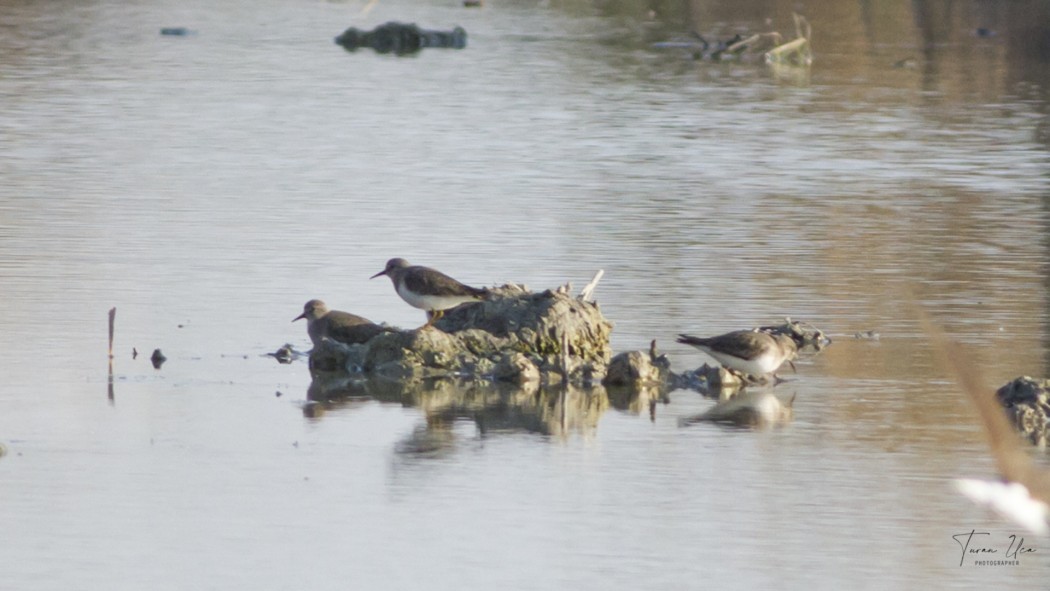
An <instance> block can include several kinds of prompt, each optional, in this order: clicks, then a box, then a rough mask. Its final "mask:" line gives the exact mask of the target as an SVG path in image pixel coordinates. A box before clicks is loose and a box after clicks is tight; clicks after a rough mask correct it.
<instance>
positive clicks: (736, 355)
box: [678, 330, 798, 377]
mask: <svg viewBox="0 0 1050 591" xmlns="http://www.w3.org/2000/svg"><path fill="white" fill-rule="evenodd" d="M678 342H679V343H685V344H686V345H692V346H693V347H696V348H697V349H700V350H701V351H703V352H704V353H707V354H708V355H710V356H711V357H714V358H715V359H716V360H717V361H718V362H719V363H721V364H722V365H723V366H725V367H726V368H727V369H732V370H734V371H738V372H740V373H744V374H748V375H751V376H755V377H760V376H764V375H766V374H770V373H773V372H775V371H776V370H777V369H778V368H779V367H780V366H781V364H783V363H784V362H785V361H787V362H788V364H791V360H792V359H794V358H795V355H796V354H797V353H798V344H796V343H795V339H792V338H791V337H789V336H787V335H786V334H780V333H777V334H770V333H767V332H755V331H752V330H737V331H733V332H728V333H726V334H723V335H719V336H717V337H707V338H703V337H694V336H690V335H687V334H680V335H678ZM792 367H794V366H793V365H792Z"/></svg>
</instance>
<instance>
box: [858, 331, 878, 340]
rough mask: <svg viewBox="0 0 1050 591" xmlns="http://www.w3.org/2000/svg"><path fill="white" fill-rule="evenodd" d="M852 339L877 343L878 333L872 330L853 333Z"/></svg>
mask: <svg viewBox="0 0 1050 591" xmlns="http://www.w3.org/2000/svg"><path fill="white" fill-rule="evenodd" d="M853 338H855V339H859V340H863V341H877V340H879V333H878V332H877V331H874V330H868V331H864V332H855V333H853Z"/></svg>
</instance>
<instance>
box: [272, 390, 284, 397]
mask: <svg viewBox="0 0 1050 591" xmlns="http://www.w3.org/2000/svg"><path fill="white" fill-rule="evenodd" d="M274 394H275V395H276V396H277V397H278V398H280V397H281V396H282V395H283V394H282V393H281V391H280V390H278V391H277V392H275V393H274Z"/></svg>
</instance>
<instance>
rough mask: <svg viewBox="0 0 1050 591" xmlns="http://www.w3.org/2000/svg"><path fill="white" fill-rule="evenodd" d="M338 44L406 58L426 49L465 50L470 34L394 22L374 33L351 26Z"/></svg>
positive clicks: (347, 47)
mask: <svg viewBox="0 0 1050 591" xmlns="http://www.w3.org/2000/svg"><path fill="white" fill-rule="evenodd" d="M335 42H336V44H337V45H342V46H343V48H344V49H346V50H347V51H355V50H357V48H359V47H371V48H372V49H374V50H376V52H378V53H395V54H397V55H404V54H407V53H415V52H417V51H419V50H421V49H423V48H424V47H443V48H450V49H463V48H464V47H466V46H467V32H466V31H465V30H463V27H456V28H454V29H452V30H451V31H428V30H425V29H421V28H419V27H418V26H416V24H415V23H411V24H404V23H398V22H393V21H391V22H389V23H385V24H382V25H379V26H378V27H376V28H375V29H373V30H371V31H362V30H360V29H355V28H353V27H350V28H349V29H347V30H345V31H343V33H342V34H341V35H339V36H338V37H336V38H335Z"/></svg>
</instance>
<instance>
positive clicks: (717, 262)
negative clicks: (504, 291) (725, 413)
mask: <svg viewBox="0 0 1050 591" xmlns="http://www.w3.org/2000/svg"><path fill="white" fill-rule="evenodd" d="M718 4H719V3H717V2H713V1H712V2H705V1H703V0H695V1H694V2H693V3H692V4H688V3H672V2H663V3H653V4H651V5H645V6H642V5H641V4H640V3H638V4H636V3H632V2H621V3H611V4H609V5H608V6H606V7H604V8H602V9H596V8H594V7H592V6H591V5H589V4H588V3H585V2H575V1H569V2H552V3H545V2H521V1H517V2H499V1H492V2H489V5H488V6H486V7H485V8H483V9H480V10H466V9H463V8H461V7H460V6H459V3H458V2H456V1H454V0H447V1H446V0H442V1H441V2H437V1H433V2H407V1H405V0H380V1H379V2H378V3H377V4H376V5H375V6H374V7H372V8H371V9H370V10H369V11H368V12H364V9H365V4H364V3H363V2H349V3H347V2H316V1H311V2H284V1H279V0H263V1H260V2H224V3H210V2H200V1H196V0H191V1H189V2H183V3H179V5H178V6H165V5H163V3H149V2H144V1H138V2H134V1H133V2H113V1H110V0H100V1H97V2H44V1H40V0H37V1H32V0H24V1H7V2H0V32H2V34H0V178H2V179H3V182H2V183H0V286H2V290H3V301H2V305H0V332H2V334H3V335H4V338H3V339H2V340H0V358H2V359H4V363H3V367H4V377H5V387H4V388H2V389H0V442H2V443H4V444H5V445H6V446H7V448H8V454H7V455H6V456H4V457H2V458H0V491H2V493H0V494H2V498H3V501H4V502H3V503H0V530H2V531H4V532H6V533H7V540H8V543H7V544H6V545H5V550H4V552H3V553H0V588H4V589H33V590H37V589H101V588H105V589H129V590H130V589H144V588H149V589H317V590H321V589H347V588H351V589H419V588H424V587H425V588H430V589H482V588H493V589H497V588H498V589H535V588H540V587H542V588H550V589H603V590H607V589H653V588H667V589H683V588H698V587H701V586H702V587H711V588H726V587H739V588H743V587H748V588H751V587H755V586H762V587H767V588H769V587H781V588H783V587H805V588H818V589H838V588H841V587H842V586H844V585H849V586H850V587H853V588H874V587H876V586H877V587H879V588H885V587H886V586H888V585H893V586H896V587H934V588H969V587H973V588H984V587H987V586H988V585H990V584H996V585H1001V586H1003V587H1009V586H1013V587H1017V588H1033V587H1035V586H1037V585H1039V584H1040V583H1043V582H1045V580H1046V574H1047V572H1050V571H1048V570H1047V561H1048V558H1047V556H1048V555H1050V541H1048V540H1039V539H1036V540H1032V539H1030V538H1031V537H1030V536H1029V537H1028V538H1029V539H1028V540H1027V542H1026V545H1028V546H1034V547H1035V548H1036V549H1037V551H1036V552H1035V553H1033V554H1029V555H1028V556H1026V557H1023V558H1022V560H1021V565H1020V566H1013V567H976V566H973V565H972V564H969V562H968V563H967V564H966V565H964V566H963V567H960V566H959V559H960V552H959V548H958V546H957V545H956V544H955V542H953V541H952V538H951V536H952V535H953V534H957V533H962V532H968V531H970V530H971V529H977V530H979V531H988V532H991V533H992V536H993V538H994V541H995V545H996V547H1002V549H1001V550H1000V552H1001V553H1005V545H1006V542H1007V541H1008V537H1009V536H1010V535H1011V534H1019V535H1023V532H1021V531H1018V530H1017V529H1016V528H1014V527H1013V526H1012V525H1010V524H1008V523H1006V522H1003V521H1001V520H999V519H997V518H996V517H995V516H993V515H990V514H987V513H986V512H984V511H982V510H979V509H977V508H975V507H973V506H971V505H969V504H968V503H967V502H966V501H964V500H963V499H962V498H961V497H959V496H958V495H956V494H955V493H954V491H953V489H952V488H951V485H950V481H951V478H953V477H957V476H976V477H990V476H991V475H992V474H993V473H994V468H993V466H992V462H991V460H990V458H989V456H988V454H987V451H986V448H985V446H984V443H983V440H982V439H981V432H980V428H979V426H978V425H977V423H976V419H975V414H974V413H973V412H972V410H971V409H970V407H969V406H968V404H967V403H966V401H965V399H964V398H963V397H962V396H961V395H960V393H959V392H958V391H957V390H956V389H955V388H954V386H953V384H952V382H951V381H950V379H949V377H948V376H946V375H945V374H944V373H943V372H942V371H941V370H940V369H938V368H937V367H935V364H934V362H933V360H932V356H931V355H930V352H929V350H928V346H927V344H926V340H925V338H924V337H923V335H922V333H921V331H920V330H919V328H918V325H917V322H916V320H915V317H914V316H915V315H914V313H913V312H911V311H910V309H909V307H908V306H907V305H905V304H903V303H902V301H903V300H905V299H906V298H907V297H908V296H907V294H908V293H911V294H913V295H914V298H915V299H917V300H918V301H920V302H922V304H923V305H924V306H925V307H926V309H927V310H928V311H929V312H930V313H931V314H932V315H933V316H934V317H935V318H937V319H938V320H939V321H940V322H941V323H943V324H944V325H945V326H946V327H947V329H948V330H949V332H951V333H952V334H953V335H955V336H956V337H957V338H959V339H960V340H963V341H965V342H967V343H968V344H969V345H971V346H972V349H973V356H974V360H973V362H974V363H979V364H980V365H981V367H982V368H983V369H984V372H985V374H986V378H987V381H988V383H989V385H991V386H999V385H1001V384H1002V383H1004V382H1006V381H1007V380H1010V379H1012V378H1013V377H1016V376H1018V375H1021V374H1029V375H1037V376H1042V375H1045V374H1046V373H1047V359H1048V353H1050V344H1048V341H1050V338H1048V337H1050V334H1048V327H1047V313H1048V306H1047V291H1048V281H1047V279H1046V277H1047V273H1046V270H1047V265H1048V263H1050V252H1048V244H1047V238H1046V236H1047V220H1048V208H1047V193H1048V189H1050V177H1048V174H1047V171H1048V170H1050V168H1048V164H1050V162H1048V161H1050V132H1048V129H1050V125H1048V123H1047V115H1046V113H1047V112H1048V111H1050V101H1048V98H1050V93H1048V91H1047V89H1048V88H1050V67H1048V66H1050V58H1047V56H1046V54H1045V53H1044V52H1043V51H1041V50H1040V48H1044V49H1045V47H1046V46H1047V41H1046V40H1047V39H1048V32H1047V26H1046V23H1047V22H1050V20H1048V19H1050V14H1044V13H1046V12H1047V9H1046V8H1045V7H1044V6H1043V5H1042V4H1041V3H1038V2H1023V1H1022V2H1011V3H998V2H981V1H976V0H974V1H970V2H948V1H945V2H935V1H931V2H920V1H913V2H905V1H903V0H901V1H896V2H880V3H870V2H857V3H852V2H833V1H830V0H825V1H814V2H804V3H802V4H801V5H799V4H798V3H789V2H759V1H748V2H731V3H730V2H725V3H723V4H725V6H719V5H718ZM798 6H801V8H802V9H803V11H804V12H805V14H806V15H807V16H808V17H809V18H810V20H811V22H812V24H813V30H814V52H815V62H814V64H813V67H812V68H811V69H810V70H809V71H808V72H800V71H797V70H796V71H792V70H787V71H773V70H771V69H769V68H768V67H766V66H765V65H763V64H761V63H760V62H759V61H757V60H756V61H754V62H753V63H752V62H738V63H725V64H713V63H710V62H698V61H694V60H693V59H692V58H691V57H690V56H689V55H688V54H687V53H686V52H683V51H678V50H668V49H653V48H652V47H651V44H652V43H653V42H656V41H663V40H668V39H673V38H681V37H684V36H686V35H687V33H688V31H690V30H696V31H699V32H701V33H703V34H704V35H705V36H708V37H722V38H725V37H729V36H731V35H732V34H733V33H734V32H736V31H756V30H757V31H764V30H769V29H776V30H779V31H781V32H784V33H788V34H789V36H790V34H791V32H792V31H793V26H792V24H791V10H792V9H793V8H795V7H798ZM651 8H652V10H653V12H652V13H651V14H650V9H651ZM1044 17H1045V18H1044ZM393 19H397V20H404V21H410V22H411V21H414V22H417V23H419V24H421V25H423V26H426V27H429V28H450V27H452V26H453V25H456V24H459V25H462V26H463V27H464V28H465V29H466V30H467V31H468V32H469V35H470V37H469V46H468V48H467V49H466V50H464V51H437V50H435V51H426V52H423V53H421V54H419V55H417V56H413V57H405V58H397V57H394V56H383V55H376V54H374V53H372V52H371V51H359V52H357V53H355V54H348V53H346V52H344V51H343V50H342V49H340V48H339V47H337V46H335V45H333V44H332V43H331V38H332V37H334V36H335V35H337V34H338V33H339V32H341V31H342V30H343V29H344V28H346V27H347V26H350V25H356V26H359V27H363V28H371V27H372V26H374V25H376V24H379V23H382V22H385V21H387V20H393ZM767 19H769V21H768V24H767ZM167 26H186V27H189V28H191V29H194V30H195V31H196V34H195V35H192V36H188V37H175V38H173V37H163V36H160V35H159V34H158V33H159V29H160V28H161V27H167ZM979 28H985V29H988V30H989V31H991V32H992V33H993V34H992V35H990V36H979V35H977V34H976V31H977V29H979ZM905 59H911V60H913V61H911V62H909V66H913V67H904V68H895V67H894V64H895V63H896V62H899V61H901V60H905ZM392 256H402V257H405V258H408V259H409V260H412V261H414V262H419V263H422V264H429V265H432V266H436V267H439V268H441V269H443V270H446V271H447V272H449V273H450V274H452V275H454V276H456V277H458V278H460V279H462V280H464V281H466V282H469V283H473V284H478V285H491V284H496V283H501V282H506V281H516V282H523V283H526V284H528V285H529V286H531V287H533V288H547V287H553V286H556V285H559V284H561V283H564V282H566V281H572V282H573V283H574V285H577V286H582V285H583V284H584V283H586V281H587V280H588V279H589V278H590V276H591V275H592V274H593V272H594V271H595V270H597V269H599V268H601V269H604V270H605V272H606V275H605V279H604V280H603V281H602V283H601V284H600V285H599V287H598V290H597V294H596V295H597V297H598V299H599V301H600V303H601V304H602V306H603V310H604V311H605V313H606V315H607V316H608V317H609V318H610V319H611V320H612V321H613V322H614V323H615V325H616V329H615V331H614V336H613V345H614V349H616V350H627V349H635V348H644V347H646V346H647V345H648V343H649V341H650V340H651V339H653V338H656V339H657V341H658V344H659V345H660V346H661V348H662V349H663V350H664V351H665V352H667V353H668V354H669V356H670V357H671V359H672V361H673V363H674V366H675V368H676V369H679V370H685V369H688V368H692V367H696V366H697V365H698V364H699V363H700V362H701V361H702V358H701V356H700V354H699V353H697V352H695V351H692V350H690V349H688V348H685V347H682V346H679V345H676V344H675V343H674V335H675V334H676V333H677V332H680V331H688V332H693V333H698V334H714V333H718V332H723V331H727V330H732V329H737V328H744V327H750V326H754V325H757V324H761V323H769V322H772V321H776V320H777V319H779V318H782V317H784V316H791V317H792V318H796V319H804V320H807V321H810V322H812V323H814V324H816V325H818V326H820V327H821V328H823V329H824V330H826V331H828V332H829V333H831V334H832V335H833V336H835V337H836V342H835V344H834V345H833V346H832V347H831V348H830V349H828V350H827V351H826V352H825V353H824V354H822V355H820V356H819V357H816V358H814V359H812V360H810V361H807V362H804V363H801V364H800V365H799V368H798V375H797V376H792V377H793V381H792V382H790V383H788V384H783V385H781V386H779V387H778V388H777V389H776V392H775V393H776V395H777V396H779V397H781V398H782V399H784V400H787V399H790V398H791V397H792V396H794V397H795V403H794V409H795V419H794V421H793V422H791V423H790V424H788V425H785V426H783V427H782V428H778V429H773V430H768V431H748V430H733V429H723V428H718V427H713V426H710V425H691V426H688V427H679V419H681V418H684V417H689V416H692V415H695V414H697V413H700V412H703V411H704V410H705V409H707V408H708V407H710V406H711V405H712V404H713V403H712V402H711V401H710V400H706V399H704V398H702V397H701V396H700V395H698V394H696V393H695V392H688V391H678V392H674V393H672V394H671V395H670V400H669V403H667V404H658V405H657V407H656V411H655V415H654V416H652V417H651V416H650V413H649V411H648V409H647V407H646V405H645V404H644V403H638V402H635V403H634V404H630V403H621V402H618V401H612V402H610V401H608V400H607V399H606V398H605V396H604V394H602V393H599V394H596V395H594V396H592V397H585V396H582V395H578V396H575V397H574V398H572V400H571V402H572V404H570V405H569V408H566V409H565V412H564V414H565V415H566V420H565V421H564V422H563V421H562V420H561V412H562V409H561V407H553V406H550V405H547V402H546V401H545V400H540V401H537V400H536V399H534V398H531V397H522V396H515V395H513V394H508V395H507V396H505V397H504V398H503V399H500V400H498V401H497V402H492V401H488V402H486V401H479V400H474V399H468V400H467V401H466V402H464V401H463V400H462V399H461V398H457V395H456V393H454V392H448V391H433V392H422V393H414V394H413V395H411V396H406V397H404V398H403V402H401V403H398V402H385V401H379V400H367V399H362V400H356V401H353V402H351V403H347V404H343V405H339V406H337V407H334V408H332V409H330V410H329V411H328V412H327V413H325V414H324V415H323V416H321V417H320V418H314V419H310V418H304V415H303V412H302V411H301V406H302V404H303V403H304V402H305V400H306V398H307V389H308V387H309V385H310V377H309V373H308V371H307V368H306V364H305V363H304V362H299V363H295V364H292V365H288V366H283V365H278V364H276V363H275V362H274V361H273V360H272V359H271V358H268V357H266V356H265V353H267V352H269V351H273V350H275V349H276V348H277V347H278V346H280V345H281V344H283V343H285V342H292V343H295V344H296V345H297V346H299V347H300V348H303V349H305V348H307V346H308V339H307V337H306V333H305V328H304V327H303V326H301V325H300V324H291V322H290V320H291V319H292V318H293V317H294V316H296V315H297V314H298V313H299V312H300V311H301V308H302V304H303V302H305V301H306V300H307V299H310V298H313V297H319V298H323V299H325V300H326V301H328V302H329V304H331V305H332V306H333V307H336V308H340V309H346V310H351V311H353V312H356V313H359V314H362V315H365V316H368V317H369V318H371V319H373V320H376V321H386V322H390V323H393V324H397V325H402V326H414V325H417V324H419V323H421V322H422V320H423V318H422V314H420V313H419V312H418V311H416V310H414V309H412V308H409V307H408V306H407V305H405V304H404V303H403V302H401V301H400V300H399V299H398V298H397V297H396V296H395V295H394V293H393V290H392V289H391V287H390V284H389V282H388V281H386V280H382V281H378V280H377V281H368V279H367V278H368V277H369V276H370V275H372V274H373V273H375V272H377V271H379V270H380V269H381V268H382V266H383V263H384V262H385V261H386V260H387V259H388V258H390V257H392ZM111 307H116V308H117V322H116V327H117V334H116V345H115V353H116V359H115V361H114V371H115V374H116V380H115V387H114V397H113V399H112V400H110V399H109V398H108V395H107V380H106V363H107V360H106V311H107V310H108V309H109V308H111ZM871 329H874V330H877V331H879V332H880V333H881V335H882V338H881V339H880V340H879V341H877V342H870V341H858V340H854V339H852V338H850V336H849V335H852V334H853V333H854V332H856V331H861V330H871ZM132 348H136V349H137V350H138V352H139V353H140V356H139V357H138V358H137V359H134V360H133V359H132V356H131V352H132ZM155 348H161V349H162V350H163V351H164V353H165V354H166V355H167V356H168V358H169V361H168V363H167V364H166V365H164V367H163V369H161V370H159V371H156V370H154V369H153V368H152V367H151V366H150V364H149V361H148V359H147V357H148V356H149V353H150V352H151V351H152V350H153V349H155ZM460 396H462V393H461V394H460ZM397 399H399V398H398V397H396V396H395V397H394V400H397ZM450 407H455V408H457V409H460V410H457V411H455V412H448V409H449V408H450ZM876 581H878V583H876Z"/></svg>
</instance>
